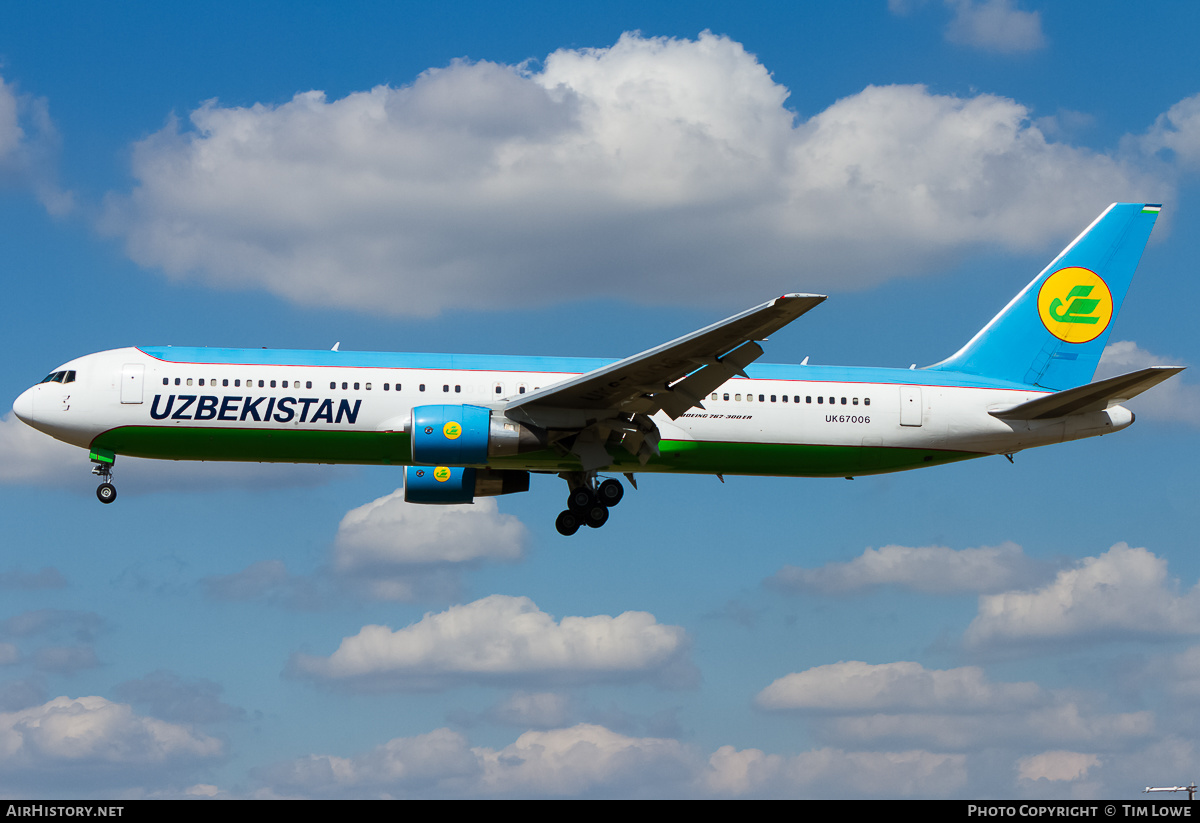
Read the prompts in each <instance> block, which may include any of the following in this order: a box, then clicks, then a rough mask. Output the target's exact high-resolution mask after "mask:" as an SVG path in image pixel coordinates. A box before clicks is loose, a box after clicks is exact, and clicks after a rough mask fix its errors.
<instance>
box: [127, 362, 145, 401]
mask: <svg viewBox="0 0 1200 823" xmlns="http://www.w3.org/2000/svg"><path fill="white" fill-rule="evenodd" d="M145 372H146V367H145V366H144V365H143V364H141V363H126V364H125V365H124V366H122V367H121V402H122V403H141V402H142V378H143V377H144V376H145Z"/></svg>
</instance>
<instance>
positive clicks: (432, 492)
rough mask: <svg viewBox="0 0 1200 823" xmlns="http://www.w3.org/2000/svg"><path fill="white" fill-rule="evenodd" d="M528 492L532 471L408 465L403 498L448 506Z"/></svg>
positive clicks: (405, 471)
mask: <svg viewBox="0 0 1200 823" xmlns="http://www.w3.org/2000/svg"><path fill="white" fill-rule="evenodd" d="M527 491H529V472H527V471H515V470H498V469H472V468H462V467H457V466H405V467H404V500H405V502H407V503H425V504H433V505H449V504H453V503H470V502H472V501H473V500H474V499H475V498H476V497H493V496H495V495H498V494H514V493H516V492H527Z"/></svg>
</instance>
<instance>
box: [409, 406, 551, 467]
mask: <svg viewBox="0 0 1200 823" xmlns="http://www.w3.org/2000/svg"><path fill="white" fill-rule="evenodd" d="M409 431H411V432H412V461H413V462H414V463H421V464H425V465H434V466H464V465H471V464H475V465H479V464H481V463H486V462H487V459H488V457H502V456H507V455H512V454H521V453H523V452H527V451H533V450H535V449H540V448H544V447H545V445H546V433H545V432H544V431H541V430H539V429H535V428H533V427H532V426H527V425H525V424H523V423H517V422H514V421H512V420H509V419H508V418H506V417H504V416H503V415H498V414H496V413H494V412H493V411H492V410H491V409H487V408H484V407H483V406H448V405H447V406H417V407H416V408H414V409H413V410H412V426H411V428H410V429H409Z"/></svg>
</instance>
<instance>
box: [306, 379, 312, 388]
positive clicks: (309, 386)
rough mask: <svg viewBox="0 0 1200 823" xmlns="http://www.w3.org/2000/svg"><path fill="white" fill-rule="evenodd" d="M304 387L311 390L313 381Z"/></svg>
mask: <svg viewBox="0 0 1200 823" xmlns="http://www.w3.org/2000/svg"><path fill="white" fill-rule="evenodd" d="M304 387H305V388H308V389H311V388H312V381H311V380H309V381H308V382H307V383H305V384H304Z"/></svg>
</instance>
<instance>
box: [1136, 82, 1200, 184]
mask: <svg viewBox="0 0 1200 823" xmlns="http://www.w3.org/2000/svg"><path fill="white" fill-rule="evenodd" d="M1139 142H1140V146H1141V149H1142V150H1143V151H1145V152H1146V153H1148V154H1157V153H1158V152H1160V151H1163V150H1167V151H1170V152H1172V153H1173V154H1174V156H1175V159H1176V160H1177V161H1178V162H1179V165H1181V166H1183V167H1184V168H1188V169H1190V170H1192V171H1197V170H1200V94H1196V95H1193V96H1191V97H1186V98H1184V99H1183V100H1180V101H1179V102H1178V103H1176V104H1175V105H1173V106H1171V108H1169V109H1167V111H1166V112H1164V113H1163V114H1160V115H1159V116H1158V119H1157V120H1155V121H1154V125H1153V126H1152V127H1151V128H1150V129H1148V130H1147V131H1146V133H1145V134H1144V135H1143V136H1142V137H1141V138H1140V140H1139Z"/></svg>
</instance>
